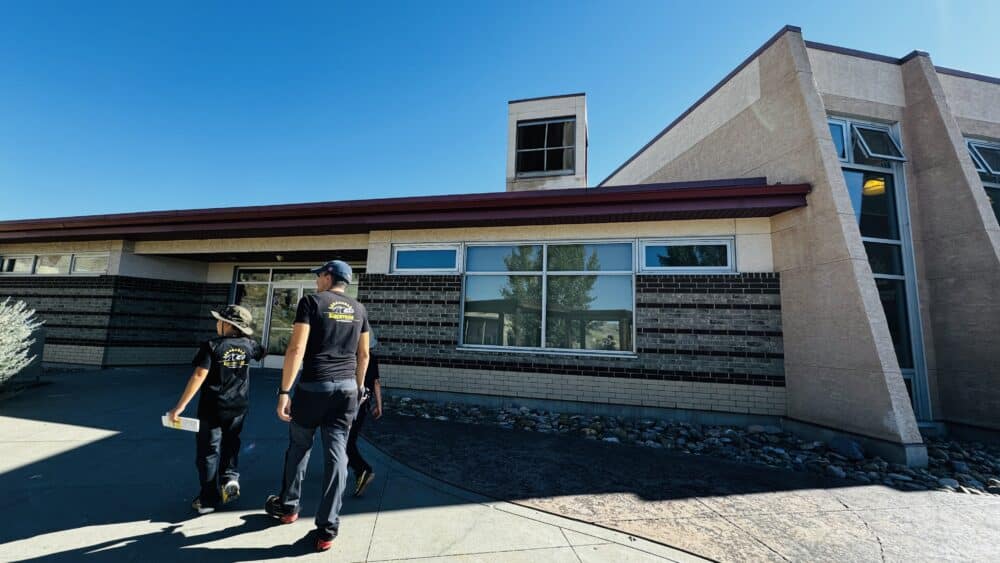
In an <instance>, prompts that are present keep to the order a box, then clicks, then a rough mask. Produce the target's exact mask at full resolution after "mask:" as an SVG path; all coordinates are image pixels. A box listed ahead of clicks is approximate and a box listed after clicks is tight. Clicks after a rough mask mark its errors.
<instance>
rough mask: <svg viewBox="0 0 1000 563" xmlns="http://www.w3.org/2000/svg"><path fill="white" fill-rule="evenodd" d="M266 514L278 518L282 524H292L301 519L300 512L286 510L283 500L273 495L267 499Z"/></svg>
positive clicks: (265, 503)
mask: <svg viewBox="0 0 1000 563" xmlns="http://www.w3.org/2000/svg"><path fill="white" fill-rule="evenodd" d="M264 512H266V513H267V514H268V515H269V516H272V517H274V518H277V519H278V520H280V521H281V523H282V524H291V523H292V522H294V521H296V520H298V519H299V513H298V512H288V511H287V510H285V507H284V505H282V504H281V499H280V498H278V495H271V496H269V497H267V500H266V501H264Z"/></svg>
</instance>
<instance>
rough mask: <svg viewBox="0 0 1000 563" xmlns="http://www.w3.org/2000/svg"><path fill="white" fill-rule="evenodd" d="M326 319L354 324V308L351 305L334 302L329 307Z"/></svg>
mask: <svg viewBox="0 0 1000 563" xmlns="http://www.w3.org/2000/svg"><path fill="white" fill-rule="evenodd" d="M326 318H328V319H332V320H335V321H337V322H338V323H353V322H354V307H352V306H351V304H350V303H344V302H343V301H334V302H333V303H330V306H329V307H327V313H326Z"/></svg>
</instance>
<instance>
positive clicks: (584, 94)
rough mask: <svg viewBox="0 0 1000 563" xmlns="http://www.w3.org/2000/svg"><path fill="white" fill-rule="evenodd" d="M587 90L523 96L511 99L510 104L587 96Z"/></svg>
mask: <svg viewBox="0 0 1000 563" xmlns="http://www.w3.org/2000/svg"><path fill="white" fill-rule="evenodd" d="M586 96H587V93H586V92H577V93H575V94H556V95H554V96H539V97H537V98H521V99H520V100H509V101H508V102H507V103H508V104H519V103H521V102H537V101H541V100H555V99H557V98H579V97H586Z"/></svg>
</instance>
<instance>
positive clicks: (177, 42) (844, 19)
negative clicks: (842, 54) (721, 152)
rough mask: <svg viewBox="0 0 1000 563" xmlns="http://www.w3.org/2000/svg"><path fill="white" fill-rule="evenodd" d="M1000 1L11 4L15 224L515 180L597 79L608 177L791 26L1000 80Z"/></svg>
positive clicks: (5, 22)
mask: <svg viewBox="0 0 1000 563" xmlns="http://www.w3.org/2000/svg"><path fill="white" fill-rule="evenodd" d="M998 21H1000V2H998V1H996V0H982V1H962V2H958V1H954V2H951V1H937V2H926V1H914V0H907V1H905V2H884V1H881V0H877V1H873V0H865V1H853V0H852V1H827V2H808V1H802V0H797V1H793V2H745V1H741V2H731V3H730V2H719V1H712V2H708V1H703V0H702V1H697V2H592V1H574V2H555V1H529V2H512V1H503V2H500V1H497V2H486V1H484V0H468V1H465V2H454V3H452V2H443V1H424V2H419V3H418V2H409V3H392V2H349V3H344V2H235V1H233V2H209V1H204V0H199V1H177V0H171V1H166V0H163V1H142V2H135V1H131V0H129V1H122V2H104V1H97V0H91V1H69V0H67V1H63V2H53V1H48V0H30V1H25V0H0V196H2V197H0V220H4V219H23V218H34V217H54V216H66V215H88V214H95V213H115V212H126V211H147V210H160V209H186V208H199V207H227V206H238V205H255V204H271V203H295V202H304V201H328V200H340V199H358V198H378V197H390V196H406V195H430V194H448V193H469V192H489V191H502V190H503V189H504V175H505V166H506V162H505V152H504V151H505V147H506V142H507V139H506V134H507V133H506V119H507V114H506V112H507V105H506V102H507V100H511V99H517V98H525V97H534V96H545V95H552V94H561V93H571V92H581V91H582V92H586V93H587V105H588V108H587V109H588V119H589V127H590V170H589V172H590V183H591V185H595V184H597V183H598V182H600V181H601V180H602V179H603V178H604V177H605V176H606V175H607V174H608V173H610V172H611V171H612V170H613V169H614V168H615V167H617V166H618V165H619V164H621V163H622V162H623V161H624V160H625V159H626V158H628V157H629V156H631V154H632V153H633V152H635V151H636V150H637V149H638V148H639V147H641V146H642V145H643V144H645V143H646V142H647V141H648V140H649V139H650V138H651V137H652V136H653V135H655V134H656V133H657V132H658V131H660V130H661V129H662V128H663V127H664V126H665V125H666V124H667V123H669V122H670V121H671V120H673V119H674V118H675V117H677V116H678V115H679V114H680V113H681V112H683V111H684V110H685V109H686V108H687V107H688V106H690V105H691V104H692V103H693V102H694V101H695V100H697V99H698V98H699V97H700V96H701V95H702V94H704V93H705V92H706V91H707V90H708V89H709V88H711V87H712V86H713V85H714V84H715V83H716V82H718V81H719V80H720V79H721V78H722V77H723V76H725V75H726V74H727V73H728V72H729V71H730V70H732V68H734V67H735V66H736V65H737V64H739V63H740V62H742V60H743V59H744V58H746V57H747V56H748V55H749V54H750V53H751V52H753V51H754V50H755V49H756V48H757V47H759V46H760V45H761V44H762V43H763V42H764V41H766V40H767V39H768V38H769V37H770V36H771V35H773V34H774V33H775V32H776V31H777V30H778V29H779V28H780V27H781V26H783V25H785V24H792V25H798V26H801V27H802V29H803V34H804V36H805V38H806V39H808V40H813V41H819V42H823V43H832V44H836V45H842V46H846V47H852V48H855V49H861V50H866V51H872V52H876V53H882V54H886V55H891V56H897V57H899V56H902V55H904V54H906V53H908V52H909V51H911V50H913V49H922V50H925V51H928V52H929V53H930V54H931V57H932V60H933V61H934V63H935V64H937V65H940V66H947V67H952V68H958V69H962V70H966V71H970V72H975V73H980V74H986V75H991V76H1000V57H998V56H997V55H998V54H1000V47H998V46H997V43H996V37H997V29H998V28H997V22H998Z"/></svg>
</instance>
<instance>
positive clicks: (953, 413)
mask: <svg viewBox="0 0 1000 563" xmlns="http://www.w3.org/2000/svg"><path fill="white" fill-rule="evenodd" d="M902 72H903V76H904V80H905V86H906V96H907V106H906V108H905V111H904V117H903V120H902V124H901V130H902V132H903V140H904V142H905V147H906V150H907V156H908V157H909V160H908V162H907V164H906V178H907V182H908V196H909V203H910V209H911V218H912V232H913V240H914V248H915V254H916V266H917V281H918V285H919V288H920V292H919V295H920V298H921V309H922V314H923V316H924V321H925V322H924V325H925V330H924V333H925V336H924V339H925V351H926V356H927V360H928V362H927V363H928V379H929V381H930V384H931V390H932V394H931V406H932V408H933V410H934V414H935V418H937V419H943V420H947V421H951V422H960V423H964V424H972V425H976V426H985V427H989V428H995V429H1000V283H998V280H1000V226H998V225H997V222H996V219H995V218H994V215H993V210H992V209H991V208H990V205H989V201H988V199H987V197H986V193H985V191H984V190H983V188H982V183H981V181H980V179H979V176H978V175H977V174H976V171H975V169H974V168H973V166H972V162H971V161H970V159H969V157H968V153H967V149H966V147H965V141H964V138H963V131H962V130H961V128H960V126H959V123H958V121H957V120H956V119H955V117H954V114H953V111H961V112H963V113H964V114H965V115H967V116H974V117H976V118H989V119H997V120H1000V108H997V107H991V108H979V107H977V106H976V104H977V103H984V102H989V101H990V100H988V98H989V92H991V91H993V90H995V91H996V92H1000V87H998V86H996V85H992V84H988V83H984V82H979V83H978V85H977V84H970V82H972V81H969V80H967V79H955V78H954V77H951V76H947V75H941V74H939V73H938V72H936V71H935V69H934V66H933V64H932V63H931V60H930V58H929V57H916V58H913V59H911V60H909V61H907V62H906V63H905V64H904V65H902ZM952 79H954V80H952ZM946 82H947V83H950V84H951V85H952V89H951V95H949V93H948V92H949V91H948V89H946V88H945V87H944V84H945V83H946ZM959 86H960V88H959ZM953 101H954V102H955V103H956V104H957V108H953V107H952V102H953ZM996 101H997V102H998V103H1000V98H998V99H997V100H996ZM995 125H1000V123H996V124H995Z"/></svg>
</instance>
